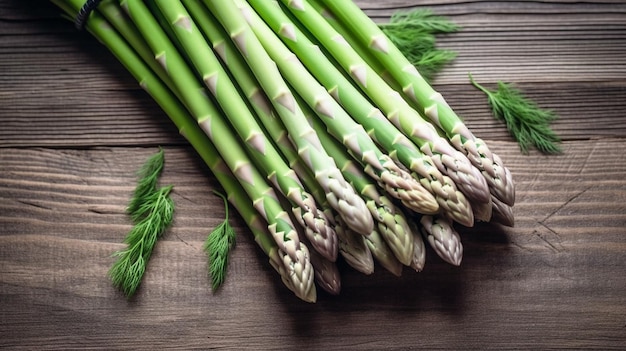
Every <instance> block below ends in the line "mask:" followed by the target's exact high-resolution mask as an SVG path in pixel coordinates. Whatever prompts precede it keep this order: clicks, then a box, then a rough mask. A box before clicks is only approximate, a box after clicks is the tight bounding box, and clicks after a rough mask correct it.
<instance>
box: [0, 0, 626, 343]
mask: <svg viewBox="0 0 626 351" xmlns="http://www.w3.org/2000/svg"><path fill="white" fill-rule="evenodd" d="M358 3H359V5H361V6H362V7H363V8H365V9H366V10H367V13H368V14H370V15H371V16H374V17H375V18H376V20H378V21H383V20H385V18H386V17H388V16H389V15H390V14H391V13H392V12H394V10H395V9H398V8H404V7H407V6H412V5H414V4H416V3H419V4H421V5H423V6H427V7H429V8H431V9H432V10H434V11H435V12H436V13H438V14H442V15H446V16H448V18H450V19H451V20H453V21H455V22H456V23H458V24H460V25H461V26H462V30H461V31H460V32H459V33H457V34H453V35H449V36H446V37H442V38H440V40H439V45H440V46H441V47H443V48H447V49H450V50H454V51H456V52H457V53H458V58H457V59H456V60H455V62H454V64H452V65H450V66H448V67H447V68H446V69H445V70H444V72H443V73H442V74H441V75H440V76H439V77H438V79H437V80H436V81H435V82H434V83H435V85H436V87H437V88H438V89H439V90H440V91H441V92H442V93H443V95H444V96H445V97H446V99H447V100H448V102H449V103H450V104H451V105H452V107H453V108H454V109H455V110H456V111H457V112H458V113H459V114H460V115H461V116H463V118H464V119H465V121H466V123H467V125H468V126H469V127H470V128H471V129H472V130H473V131H474V133H475V134H477V135H478V136H479V137H482V138H483V139H485V140H487V142H488V143H489V145H490V146H491V148H492V149H493V150H494V151H495V152H497V153H498V154H499V155H500V156H501V157H502V158H503V160H504V162H505V164H506V165H507V166H508V167H509V169H510V170H511V172H512V174H513V177H514V179H515V181H516V185H517V202H516V205H515V207H514V213H515V227H514V228H508V227H503V226H499V225H495V224H480V225H476V226H475V227H473V228H459V232H460V233H461V236H462V240H463V243H464V248H465V253H464V259H463V262H462V264H461V266H460V267H453V266H451V265H448V264H446V263H444V262H443V261H442V260H441V259H439V258H438V257H437V256H436V255H435V254H434V252H433V251H432V250H429V251H428V252H427V263H426V267H425V270H424V271H423V272H421V273H415V272H413V271H411V270H409V269H405V271H404V272H403V274H402V276H401V277H395V276H393V275H392V274H390V273H388V272H386V271H385V270H384V269H383V268H381V267H380V266H377V270H376V272H375V273H374V274H372V275H370V276H365V275H363V274H360V273H357V272H356V271H355V270H353V269H352V268H350V267H349V266H347V265H346V264H345V263H343V262H341V261H340V262H339V263H338V264H339V269H340V271H341V273H342V292H341V294H340V295H339V296H331V295H328V294H325V293H323V292H320V293H319V297H318V301H317V303H315V304H308V303H304V302H302V301H300V300H298V299H297V298H296V297H295V296H293V294H292V293H291V292H290V291H288V290H287V289H286V288H285V287H284V286H283V285H282V283H281V282H280V281H279V279H278V275H277V274H276V272H275V271H273V270H272V268H271V266H270V265H269V263H268V262H267V259H266V258H265V257H264V255H263V254H262V252H261V251H260V249H259V248H258V247H257V246H256V244H255V243H254V241H253V240H252V239H251V234H250V232H249V231H248V230H247V229H246V227H245V224H244V222H243V221H242V220H241V219H240V217H239V216H237V215H236V216H234V218H232V224H233V225H234V226H235V230H236V232H237V235H238V242H237V246H236V249H235V250H234V251H233V253H232V261H231V264H230V267H229V270H228V276H227V281H226V283H225V285H224V286H223V288H222V289H221V290H220V291H218V292H217V293H212V292H211V289H210V284H209V279H208V277H207V263H206V261H207V260H206V257H205V254H204V253H203V251H202V244H203V241H204V239H205V237H206V235H207V233H208V232H209V230H210V229H211V228H213V227H214V226H215V225H217V224H218V223H219V222H220V221H221V220H222V218H223V215H224V208H223V203H222V201H221V199H219V198H218V197H216V196H215V195H214V194H213V192H212V191H213V190H214V189H218V188H219V185H218V183H217V181H216V180H215V179H214V178H213V176H212V174H211V171H210V170H209V169H208V168H207V167H206V166H205V165H203V164H202V162H201V161H200V160H199V158H198V157H197V156H196V154H195V152H194V151H193V149H192V148H190V147H189V146H188V144H187V143H186V142H185V140H184V139H183V138H182V137H180V136H179V135H178V133H177V131H176V129H175V128H174V127H173V125H172V124H171V123H170V122H169V120H168V119H167V117H166V116H165V115H164V114H163V113H162V112H161V111H160V110H159V109H158V107H157V106H156V104H155V103H154V102H153V101H152V100H151V99H150V98H149V97H148V96H147V95H146V94H145V93H144V92H143V91H142V90H141V89H140V88H139V87H138V86H137V84H136V83H135V82H134V81H133V79H132V77H131V76H130V75H129V74H128V73H127V72H126V71H125V70H124V69H123V68H122V66H121V65H120V64H119V63H118V62H117V61H116V60H115V59H113V58H112V56H111V55H110V54H109V53H108V51H107V50H106V49H105V48H103V47H102V46H100V44H99V43H98V42H97V41H96V40H94V39H93V38H92V37H90V36H89V34H87V33H84V32H83V33H79V32H77V31H75V30H74V29H73V27H72V25H71V24H70V22H68V21H66V20H64V19H60V17H59V16H58V12H57V11H56V9H55V8H54V7H53V6H52V5H51V4H49V3H48V2H46V1H44V0H31V1H23V0H0V348H9V349H24V350H32V349H40V348H45V349H72V348H73V349H155V348H179V349H192V348H198V349H213V348H215V349H236V350H240V349H255V350H256V349H291V350H293V349H315V350H317V349H353V350H366V349H373V350H377V349H398V350H405V349H457V350H458V349H498V350H504V349H541V350H547V349H602V350H609V349H626V273H625V272H626V180H625V176H626V154H625V152H624V150H625V149H626V3H624V1H616V0H615V1H584V2H578V1H576V2H574V1H565V0H562V1H558V0H555V1H437V0H424V1H419V2H417V1H416V2H412V1H406V0H388V1H373V0H370V1H365V0H360V1H358ZM468 72H472V73H473V74H474V76H475V77H476V78H477V79H478V80H479V81H480V82H482V83H485V84H486V85H488V86H489V87H493V86H494V83H495V82H496V81H498V80H503V81H507V82H511V83H515V84H516V85H517V86H518V87H519V88H520V89H522V90H523V91H524V92H525V93H526V95H527V96H529V97H531V98H532V99H534V100H535V101H536V102H537V103H539V104H540V105H541V106H543V107H545V108H549V109H552V110H554V111H555V112H556V113H557V114H558V115H559V116H560V118H559V119H558V120H557V121H556V122H555V123H554V125H553V127H554V129H555V131H556V132H557V133H558V134H559V135H560V136H561V137H562V138H563V143H562V147H563V150H564V152H563V154H562V155H558V156H544V155H541V154H539V153H537V152H534V151H533V152H530V154H528V155H524V154H521V153H520V151H519V148H518V146H517V144H516V143H515V142H513V141H512V139H511V138H510V137H509V135H508V134H507V132H506V130H505V128H504V126H503V125H502V124H501V123H500V122H497V121H495V120H494V119H493V118H492V117H491V115H490V114H489V110H488V108H487V106H486V100H485V99H484V97H483V96H482V95H481V93H480V92H478V91H477V90H476V89H474V88H472V87H471V86H470V85H469V83H468V78H467V73H468ZM159 146H162V147H163V148H164V149H165V152H166V159H167V160H166V162H167V164H166V168H165V172H164V174H163V177H162V182H163V183H169V184H174V186H175V191H174V193H173V198H174V201H175V202H176V206H177V207H176V209H177V211H176V215H175V220H174V224H173V226H172V228H171V229H170V230H169V231H168V232H167V233H166V234H165V235H164V237H163V239H162V241H160V242H159V244H158V246H157V248H156V251H155V253H154V255H153V257H152V260H151V262H150V264H149V267H148V269H147V272H146V275H145V277H144V280H143V283H142V286H141V287H140V289H139V291H138V293H137V295H136V296H135V297H134V298H132V299H131V300H126V299H125V298H124V297H123V296H122V295H121V294H120V293H119V292H118V291H117V290H116V289H114V288H113V287H112V285H111V283H110V281H109V279H108V278H107V270H108V268H109V267H110V265H111V263H112V262H113V259H112V257H111V254H112V253H113V252H114V251H116V250H119V249H121V248H123V245H122V244H121V241H122V239H123V237H124V235H125V234H126V232H127V231H128V230H129V229H130V224H129V219H128V217H127V216H126V215H125V213H124V209H125V206H126V203H127V201H128V199H129V195H130V192H131V191H132V189H133V186H134V184H135V181H136V179H135V171H136V170H137V168H138V166H139V165H140V164H141V163H142V162H143V161H144V160H145V159H146V158H147V156H148V155H150V154H152V153H154V152H156V151H157V149H158V147H159Z"/></svg>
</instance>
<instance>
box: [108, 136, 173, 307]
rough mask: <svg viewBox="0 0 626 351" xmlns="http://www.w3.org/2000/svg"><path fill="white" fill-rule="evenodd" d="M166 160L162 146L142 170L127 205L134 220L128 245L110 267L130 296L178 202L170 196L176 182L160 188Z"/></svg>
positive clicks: (111, 273)
mask: <svg viewBox="0 0 626 351" xmlns="http://www.w3.org/2000/svg"><path fill="white" fill-rule="evenodd" d="M163 164H164V153H163V150H162V149H161V150H159V152H158V153H156V154H155V155H153V156H151V157H150V158H148V160H147V161H146V162H145V163H144V165H143V167H142V168H141V170H140V171H139V172H138V175H139V180H138V182H137V186H136V188H135V191H134V192H133V196H132V198H131V200H130V204H129V206H128V209H127V212H128V214H129V215H130V216H131V219H132V222H133V227H132V228H131V230H130V231H129V232H128V233H127V234H126V237H125V238H124V243H125V244H126V245H127V247H126V249H124V250H121V251H117V252H115V253H114V254H113V256H114V257H117V260H116V261H115V263H113V265H112V266H111V269H110V270H109V277H110V278H111V280H112V282H113V285H114V286H115V287H117V288H119V289H120V290H122V291H123V292H124V294H125V295H126V296H127V297H128V298H130V297H131V296H133V295H134V294H135V291H136V290H137V288H138V287H139V284H140V283H141V280H142V278H143V274H144V272H145V270H146V265H147V264H148V261H149V260H150V256H151V255H152V251H153V249H154V247H155V245H156V242H157V239H158V238H159V237H160V236H161V235H162V234H163V232H164V231H165V229H167V227H168V226H169V225H170V223H171V222H172V219H173V214H174V202H173V201H172V199H171V198H170V193H171V191H172V188H173V186H171V185H168V186H164V187H161V188H157V181H158V178H159V175H160V174H161V171H162V170H163Z"/></svg>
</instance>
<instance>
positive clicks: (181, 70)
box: [51, 0, 514, 302]
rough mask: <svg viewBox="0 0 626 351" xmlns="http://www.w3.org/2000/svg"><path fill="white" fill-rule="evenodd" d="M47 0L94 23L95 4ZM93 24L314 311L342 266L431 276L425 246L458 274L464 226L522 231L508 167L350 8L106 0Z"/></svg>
mask: <svg viewBox="0 0 626 351" xmlns="http://www.w3.org/2000/svg"><path fill="white" fill-rule="evenodd" d="M51 1H52V2H53V3H55V4H56V5H58V6H59V7H60V8H61V9H62V10H64V12H65V13H66V14H67V16H69V17H70V18H72V19H73V18H76V16H77V15H78V14H79V12H81V13H82V14H85V12H84V11H82V10H81V8H82V7H83V5H84V0H51ZM320 11H322V12H323V13H324V14H325V15H326V16H322V15H321V14H320ZM81 16H82V15H81ZM328 16H331V17H328ZM85 27H86V29H87V30H89V31H90V32H91V33H92V34H93V35H94V36H95V37H96V38H98V40H100V41H101V42H102V43H103V44H104V45H105V46H107V47H108V48H109V49H110V50H111V52H112V53H113V54H114V55H115V56H116V57H117V59H118V60H119V61H120V62H121V63H122V64H124V65H125V67H126V68H127V69H128V70H129V72H131V74H133V76H134V77H135V78H136V79H137V80H138V82H139V83H140V84H141V86H142V87H143V88H144V89H145V90H146V91H147V92H148V93H149V94H150V95H151V96H152V97H153V98H154V100H155V101H156V102H157V103H158V104H159V105H160V106H161V108H162V109H163V110H164V111H165V112H166V114H167V115H168V116H169V117H170V119H171V120H172V121H173V123H175V124H176V126H177V127H178V128H179V130H180V132H181V134H182V135H183V136H185V138H187V140H188V141H189V143H190V144H191V145H192V146H193V148H194V149H195V150H196V151H197V153H198V154H199V156H200V157H201V158H202V159H203V160H204V162H206V164H207V165H208V166H209V167H210V168H211V170H212V171H213V173H214V175H215V177H216V178H217V180H218V181H219V182H220V184H221V186H222V187H223V189H224V191H225V192H226V194H227V195H228V200H229V201H230V202H231V203H232V204H233V206H234V207H235V208H236V209H237V210H238V211H239V213H240V215H241V216H242V218H243V219H244V220H245V221H246V223H247V224H248V226H249V228H250V231H251V232H252V234H253V235H254V238H255V241H256V242H257V243H258V244H259V246H260V248H261V249H262V251H263V252H265V253H266V254H267V256H268V258H269V261H270V263H271V266H272V267H274V268H275V269H276V271H277V272H278V274H279V275H280V277H281V280H282V282H283V283H284V284H285V286H286V287H287V288H289V289H290V290H291V291H293V292H294V294H295V295H296V296H298V297H299V298H300V299H302V300H304V301H308V302H314V301H315V300H316V297H317V288H318V287H319V288H321V289H323V290H325V291H327V292H329V293H331V294H338V293H339V292H340V288H341V283H340V275H339V273H340V272H339V270H338V269H337V265H336V264H335V261H336V260H337V258H338V257H342V258H343V259H344V260H345V261H346V262H347V263H348V264H349V265H350V266H352V267H353V268H354V269H356V270H357V271H359V272H363V273H365V274H370V273H372V272H373V271H374V269H375V262H376V263H378V264H379V265H381V266H382V267H384V268H385V269H387V270H389V271H390V272H391V273H393V274H395V275H400V274H401V273H402V269H403V267H411V268H412V269H413V270H415V271H421V270H422V269H424V265H425V262H426V249H425V246H426V245H430V246H431V247H432V248H433V251H434V252H435V253H436V254H437V255H439V256H440V257H441V258H442V259H443V260H444V261H446V262H448V263H450V264H453V265H459V264H460V263H461V259H462V252H463V246H462V244H461V241H460V235H459V234H458V233H457V231H456V229H455V228H454V227H455V225H461V226H466V227H469V226H472V225H473V224H474V222H475V221H476V220H482V221H490V220H494V221H498V222H500V223H503V224H506V225H512V212H511V206H512V205H513V202H514V187H513V181H512V179H511V176H510V172H508V170H507V169H506V167H504V165H503V164H502V160H501V159H500V158H499V157H497V155H495V154H493V153H492V152H490V151H489V149H488V148H487V146H486V144H485V143H484V141H482V140H481V139H479V138H477V137H475V136H474V135H473V134H472V133H471V132H470V131H469V129H467V127H466V126H465V125H464V124H463V123H462V122H461V120H460V118H458V117H457V116H456V114H454V112H453V111H452V109H451V108H450V106H448V105H447V104H446V103H445V101H444V100H443V98H442V97H441V95H440V94H438V93H437V92H436V91H435V90H434V89H433V88H432V87H430V86H429V85H428V84H427V83H426V82H425V80H423V78H421V76H420V75H419V73H418V72H417V70H416V69H415V68H414V67H413V66H411V65H410V64H407V62H408V61H407V60H406V58H405V57H404V56H402V54H401V53H400V51H399V50H398V49H397V48H395V47H393V44H391V43H390V42H389V41H388V40H387V39H386V38H385V37H384V34H382V32H381V31H380V29H379V28H378V27H377V26H376V25H375V24H374V22H372V21H371V20H370V19H369V18H368V17H367V16H366V15H365V14H364V13H363V12H362V11H361V10H360V9H359V8H358V7H357V5H356V4H354V3H353V2H352V0H315V1H313V2H312V4H309V3H308V2H307V1H305V0H281V1H280V2H278V1H275V0H248V1H244V0H148V1H140V0H104V1H102V2H101V3H100V4H99V5H98V7H97V8H96V9H95V10H93V11H91V12H87V13H86V22H85ZM341 33H343V34H345V35H342V34H341Z"/></svg>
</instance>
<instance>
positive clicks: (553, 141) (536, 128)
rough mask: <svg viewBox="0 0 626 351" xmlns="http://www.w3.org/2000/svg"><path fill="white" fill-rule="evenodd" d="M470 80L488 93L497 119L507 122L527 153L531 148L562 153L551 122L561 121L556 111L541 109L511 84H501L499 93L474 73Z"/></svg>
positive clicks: (507, 125) (498, 89) (488, 98)
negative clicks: (483, 83) (481, 83)
mask: <svg viewBox="0 0 626 351" xmlns="http://www.w3.org/2000/svg"><path fill="white" fill-rule="evenodd" d="M469 78H470V82H471V83H472V85H473V86H474V87H476V88H477V89H479V90H481V91H482V92H483V93H485V95H486V96H487V101H488V103H489V106H490V107H491V110H492V113H493V116H494V117H495V118H496V119H498V120H500V121H502V122H504V124H505V125H506V128H507V130H508V131H509V133H510V134H511V136H513V138H514V139H515V140H516V141H517V143H518V144H519V146H520V150H521V151H522V152H523V153H528V151H529V149H530V148H531V147H535V148H536V149H537V150H539V151H540V152H542V153H544V154H558V153H561V147H560V146H559V145H558V144H559V143H560V141H561V140H560V138H559V137H558V136H557V135H556V133H555V132H554V131H553V130H552V129H551V127H550V122H552V121H554V120H555V119H556V118H557V115H556V114H555V113H554V112H552V111H551V110H547V109H543V108H541V107H539V106H538V105H537V104H536V103H535V102H534V101H532V100H530V99H529V98H527V97H525V96H524V95H523V94H522V93H521V91H519V90H518V89H516V88H515V87H513V86H512V85H511V84H507V83H504V82H501V81H499V82H498V87H497V89H496V90H489V89H487V88H485V87H484V86H482V85H480V84H478V83H477V82H476V81H475V80H474V78H473V77H472V75H471V74H470V75H469Z"/></svg>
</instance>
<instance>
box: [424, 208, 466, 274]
mask: <svg viewBox="0 0 626 351" xmlns="http://www.w3.org/2000/svg"><path fill="white" fill-rule="evenodd" d="M420 224H421V226H420V229H421V232H422V235H423V236H424V237H425V238H426V240H427V241H428V243H429V244H430V246H431V247H432V248H433V249H434V250H435V252H436V253H437V255H439V257H441V258H442V259H443V260H444V261H446V262H448V263H450V264H452V265H455V266H458V265H460V264H461V260H462V259H463V245H462V244H461V237H460V236H459V234H458V233H457V232H456V230H454V227H453V226H452V223H451V222H450V221H449V220H448V219H446V218H444V217H441V216H422V218H421V219H420Z"/></svg>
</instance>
